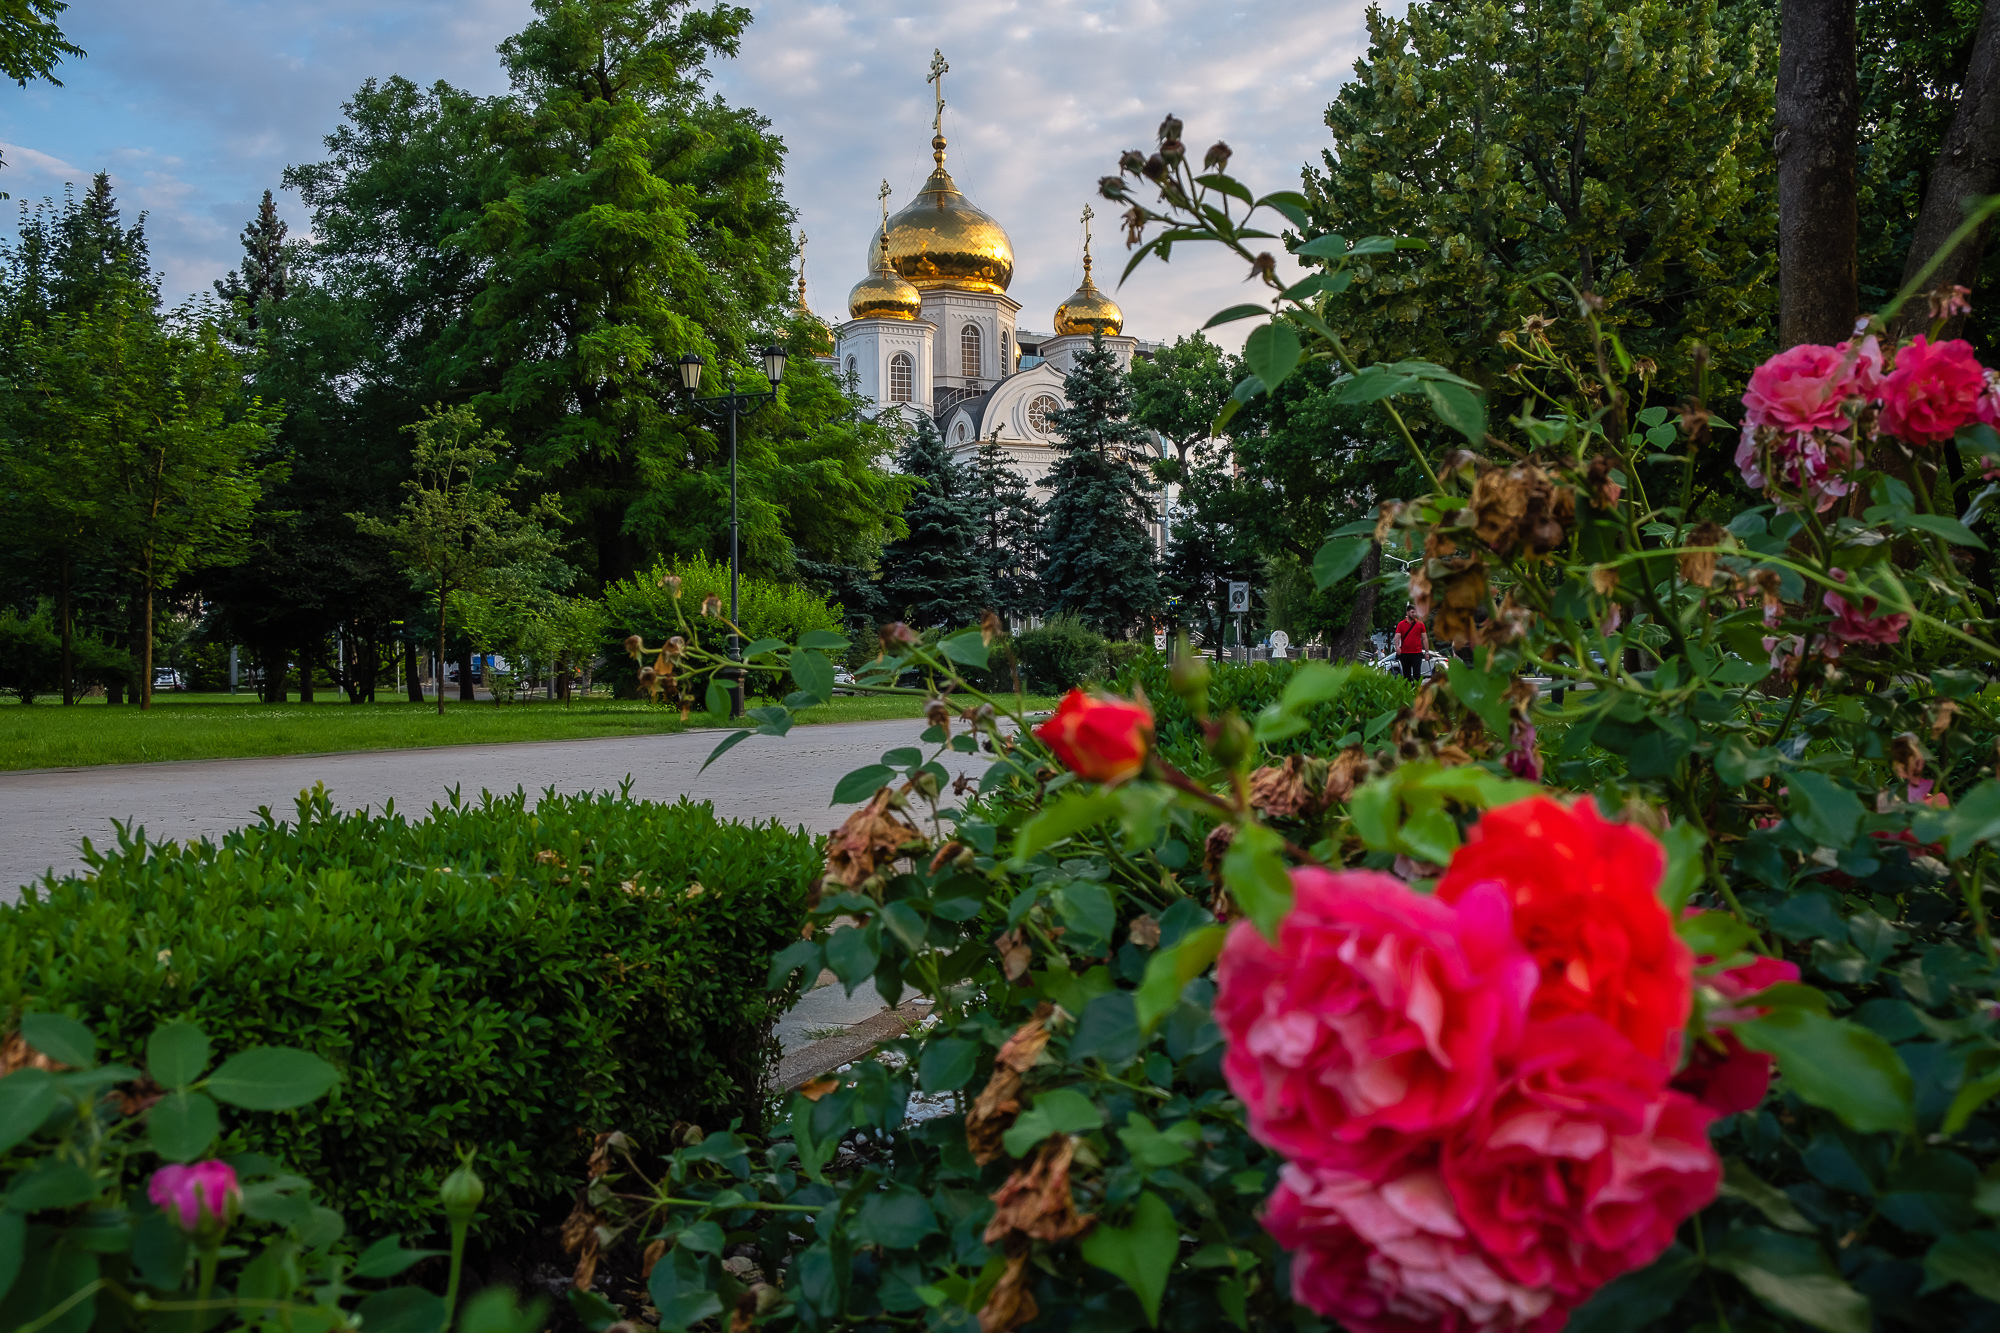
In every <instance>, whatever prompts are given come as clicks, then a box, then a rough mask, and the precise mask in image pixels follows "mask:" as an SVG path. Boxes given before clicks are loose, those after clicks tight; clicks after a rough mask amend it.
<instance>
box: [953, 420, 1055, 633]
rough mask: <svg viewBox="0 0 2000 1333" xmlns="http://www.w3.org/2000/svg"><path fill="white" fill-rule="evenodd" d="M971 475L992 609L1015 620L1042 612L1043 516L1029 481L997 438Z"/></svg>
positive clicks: (976, 458) (979, 455)
mask: <svg viewBox="0 0 2000 1333" xmlns="http://www.w3.org/2000/svg"><path fill="white" fill-rule="evenodd" d="M967 471H968V472H969V473H970V480H971V488H972V507H973V516H974V518H975V520H976V521H977V523H978V529H979V536H978V543H977V544H978V549H979V554H980V557H981V559H982V560H984V562H985V565H986V581H987V586H988V587H989V588H990V589H991V590H992V597H993V609H994V610H995V611H998V612H999V613H1000V614H1001V615H1002V616H1005V617H1007V618H1008V619H1010V620H1020V619H1026V618H1027V617H1029V616H1034V615H1038V614H1040V613H1041V610H1042V603H1043V601H1044V600H1045V599H1044V598H1043V596H1042V583H1041V577H1040V575H1041V564H1042V552H1041V534H1042V513H1041V507H1040V506H1039V505H1037V504H1036V503H1035V497H1034V496H1033V495H1031V494H1030V493H1029V490H1028V479H1027V478H1026V477H1023V476H1022V475H1021V474H1020V473H1019V472H1018V471H1016V470H1015V468H1014V465H1013V463H1012V462H1011V460H1010V459H1009V458H1008V455H1007V451H1006V450H1005V449H1003V448H1001V446H1000V443H999V440H998V438H997V434H996V438H994V439H991V440H988V441H986V442H985V443H984V444H982V445H980V446H979V448H978V450H977V451H976V452H974V454H973V456H972V459H971V462H970V464H969V466H968V468H967Z"/></svg>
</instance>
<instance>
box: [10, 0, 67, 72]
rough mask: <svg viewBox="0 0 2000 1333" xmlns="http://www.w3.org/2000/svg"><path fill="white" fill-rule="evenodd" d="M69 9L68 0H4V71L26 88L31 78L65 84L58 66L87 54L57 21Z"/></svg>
mask: <svg viewBox="0 0 2000 1333" xmlns="http://www.w3.org/2000/svg"><path fill="white" fill-rule="evenodd" d="M68 8H69V4H68V2H67V0H0V74H5V75H6V76H7V77H8V78H10V79H12V80H13V81H14V82H15V83H16V84H17V85H19V86H20V87H23V88H25V87H27V86H28V80H30V79H46V80H48V82H50V83H52V84H54V85H55V86H56V87H58V88H60V87H62V80H61V79H59V78H57V77H56V75H55V69H56V66H57V65H60V64H61V63H62V60H63V57H64V56H80V55H82V54H84V51H83V48H82V47H80V46H78V45H77V44H76V43H74V42H72V41H70V40H69V39H68V38H66V37H64V36H63V34H62V29H61V28H60V27H58V26H57V24H56V19H57V17H58V16H59V15H61V13H62V12H63V11H64V10H66V9H68Z"/></svg>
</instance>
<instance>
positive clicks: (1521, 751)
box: [1500, 718, 1542, 782]
mask: <svg viewBox="0 0 2000 1333" xmlns="http://www.w3.org/2000/svg"><path fill="white" fill-rule="evenodd" d="M1500 763H1501V764H1502V766H1504V767H1505V768H1506V770H1507V771H1508V772H1509V773H1512V774H1513V775H1514V776H1515V777H1517V778H1520V779H1521V780H1522V781H1524V782H1540V781H1541V780H1542V752H1541V750H1540V749H1539V748H1538V747H1537V738H1536V734H1535V724H1534V723H1532V722H1523V721H1521V720H1520V719H1518V718H1517V719H1515V722H1514V728H1513V732H1512V734H1511V735H1510V736H1509V737H1508V738H1507V753H1506V754H1505V755H1504V756H1502V757H1501V760H1500Z"/></svg>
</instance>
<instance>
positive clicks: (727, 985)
mask: <svg viewBox="0 0 2000 1333" xmlns="http://www.w3.org/2000/svg"><path fill="white" fill-rule="evenodd" d="M89 860H90V863H91V874H90V877H89V878H87V879H86V878H76V879H60V880H58V879H54V878H49V879H45V880H44V881H42V882H41V883H40V884H38V885H35V886H31V887H30V888H29V889H28V891H27V896H26V897H25V898H24V900H23V901H22V902H21V903H20V904H18V905H16V906H14V907H12V908H8V909H0V914H4V916H5V918H6V929H5V931H4V932H0V1012H5V1013H19V1012H21V1011H23V1010H24V1009H27V1008H30V1007H32V1008H37V1009H43V1010H50V1011H54V1010H61V1011H64V1012H67V1013H70V1014H74V1015H76V1016H79V1017H81V1018H83V1019H84V1020H85V1021H86V1022H88V1023H89V1024H90V1025H91V1026H92V1027H93V1028H94V1029H95V1030H96V1031H97V1033H98V1034H99V1036H100V1038H101V1039H102V1041H103V1044H104V1048H105V1051H106V1054H107V1056H108V1058H110V1059H113V1060H124V1061H129V1062H133V1063H139V1062H141V1061H142V1059H143V1058H144V1057H145V1054H146V1050H147V1047H146V1043H147V1041H148V1039H149V1038H150V1037H152V1035H153V1034H154V1032H155V1030H156V1029H158V1028H160V1027H162V1026H163V1025H165V1024H167V1023H169V1022H172V1021H175V1020H180V1019H185V1020H188V1021H191V1022H194V1023H196V1024H198V1025H200V1026H201V1027H202V1028H203V1029H204V1030H205V1031H207V1032H208V1033H210V1034H212V1037H213V1039H214V1041H215V1045H216V1056H217V1058H218V1060H220V1061H221V1069H222V1070H223V1071H230V1070H232V1068H236V1069H240V1068H241V1061H242V1060H243V1057H242V1055H241V1054H240V1053H241V1052H242V1051H243V1050H244V1049H245V1048H247V1047H251V1046H255V1045H257V1044H259V1043H271V1044H278V1045H287V1046H295V1047H298V1048H301V1049H303V1050H306V1051H310V1052H312V1053H313V1054H314V1055H316V1056H318V1057H320V1058H322V1059H324V1060H325V1061H327V1062H329V1063H330V1064H331V1065H332V1066H333V1068H334V1069H336V1070H337V1071H338V1072H339V1074H340V1078H341V1086H340V1089H339V1091H338V1092H337V1093H336V1094H335V1096H334V1097H333V1098H332V1099H331V1100H330V1101H329V1102H328V1103H327V1104H326V1105H325V1106H324V1107H323V1108H321V1109H319V1110H317V1111H316V1112H314V1113H313V1114H312V1115H310V1116H307V1115H284V1116H258V1117H252V1118H244V1117H233V1118H230V1119H227V1120H225V1121H224V1123H223V1125H222V1129H223V1133H224V1143H225V1145H226V1146H227V1147H228V1148H230V1149H231V1150H235V1151H249V1152H257V1153H263V1154H268V1155H270V1156H274V1157H277V1158H280V1159H282V1160H283V1161H284V1162H285V1163H286V1164H287V1165H288V1166H289V1167H290V1168H292V1169H293V1170H295V1171H298V1172H299V1173H301V1174H302V1175H304V1176H306V1177H308V1178H309V1179H312V1180H314V1181H316V1182H319V1184H320V1188H321V1189H322V1191H323V1192H324V1194H325V1195H326V1197H327V1198H328V1200H329V1201H330V1202H331V1203H333V1204H334V1206H336V1207H337V1208H339V1209H340V1210H341V1211H342V1212H344V1213H345V1214H346V1215H347V1216H348V1217H349V1218H350V1219H355V1220H357V1221H365V1223H366V1224H367V1226H368V1228H369V1229H370V1230H379V1231H389V1230H396V1231H401V1232H403V1233H405V1234H410V1235H421V1234H423V1233H425V1232H426V1231H427V1230H429V1228H430V1226H431V1225H432V1223H431V1221H430V1218H431V1214H430V1211H429V1204H428V1203H427V1202H426V1199H427V1198H428V1196H429V1194H430V1192H431V1190H432V1189H434V1188H435V1186H436V1184H437V1183H438V1181H439V1180H441V1179H442V1178H443V1176H444V1174H445V1172H446V1171H447V1170H449V1169H450V1166H451V1165H452V1162H453V1157H452V1153H451V1145H452V1144H454V1143H458V1144H477V1145H479V1148H480V1154H481V1159H480V1160H481V1163H482V1171H483V1173H484V1174H485V1176H486V1178H487V1181H488V1184H489V1186H490V1192H489V1195H488V1199H487V1210H488V1214H489V1216H490V1217H491V1219H492V1223H491V1227H492V1230H491V1234H492V1235H494V1236H495V1237H502V1238H504V1237H511V1236H517V1235H519V1234H521V1233H522V1232H523V1231H524V1230H525V1229H527V1228H528V1227H530V1226H531V1225H533V1224H534V1223H535V1222H536V1221H537V1220H538V1219H539V1218H541V1217H542V1216H543V1215H544V1214H545V1213H546V1212H547V1210H549V1209H550V1208H551V1207H556V1206H559V1205H560V1203H561V1201H562V1200H563V1199H564V1198H565V1197H566V1196H567V1194H568V1192H569V1189H570V1186H569V1184H568V1181H569V1179H570V1178H571V1177H573V1176H574V1174H575V1173H576V1172H577V1171H578V1170H579V1169H580V1166H581V1164H582V1161H583V1158H584V1156H585V1155H586V1154H587V1152H588V1150H589V1146H590V1133H591V1132H594V1131H596V1130H600V1129H613V1128H618V1129H625V1130H627V1131H628V1132H634V1133H641V1134H644V1135H647V1136H648V1137H657V1138H661V1139H663V1138H664V1135H665V1134H666V1132H667V1130H668V1129H669V1128H670V1127H671V1126H672V1124H673V1123H674V1122H675V1121H676V1120H705V1121H707V1122H708V1123H719V1122H726V1121H728V1120H729V1119H731V1118H732V1117H743V1118H744V1119H745V1120H746V1122H749V1123H755V1122H756V1121H757V1119H758V1116H759V1106H760V1101H759V1097H760V1089H761V1083H762V1079H763V1077H764V1072H765V1069H766V1061H767V1059H768V1058H769V1057H770V1056H771V1054H772V1052H773V1044H772V1039H771V1035H770V1033H771V1024H772V1021H773V1019H774V1018H775V1016H776V1014H777V1013H778V1012H779V1010H780V1009H782V1007H783V1006H784V1004H785V1003H786V1002H787V996H786V995H785V994H784V993H778V994H771V993H767V992H765V991H764V990H763V987H762V977H761V975H753V974H751V973H748V972H746V971H745V969H744V968H743V967H742V966H741V964H740V960H742V959H743V958H746V957H766V956H769V955H770V954H771V953H773V952H775V951H776V950H777V949H779V948H780V947H782V946H783V945H784V944H785V943H786V942H787V941H789V940H792V939H795V938H797V933H798V923H799V918H800V914H801V912H802V911H803V909H804V904H805V895H806V890H807V885H808V883H809V881H810V880H811V878H812V876H813V875H814V874H815V873H816V872H817V868H818V856H817V854H816V852H815V849H814V845H813V839H812V838H810V837H809V836H807V835H806V834H804V833H802V832H794V831H789V830H785V829H782V828H779V827H778V826H776V825H774V824H765V825H748V824H720V823H718V822H717V821H716V819H715V817H714V815H713V813H712V811H711V810H710V808H709V807H708V806H706V805H691V804H688V803H685V802H683V803H681V804H678V805H673V806H664V805H655V804H650V803H644V802H638V801H631V800H628V799H625V798H623V797H621V796H618V795H613V794H600V795H595V796H567V797H564V796H557V795H555V794H554V793H548V794H545V795H544V796H543V798H542V799H541V801H540V802H539V803H538V804H537V805H536V806H535V807H534V809H533V811H532V812H531V811H530V810H529V809H528V807H527V803H526V801H525V799H524V798H523V797H522V796H521V795H520V794H519V793H516V794H515V795H513V796H511V797H500V798H494V797H490V796H487V797H482V799H481V801H480V803H478V804H477V805H466V804H458V803H454V804H452V805H451V806H449V807H440V808H436V809H434V810H433V812H432V816H431V818H430V819H429V820H427V821H426V822H423V823H417V824H412V823H410V822H409V821H407V820H405V819H404V818H403V817H401V816H399V815H390V816H385V815H369V814H357V815H342V814H338V813H336V812H335V811H334V810H333V809H332V806H331V803H330V802H329V801H328V799H327V797H326V795H325V793H324V792H323V791H316V792H314V793H310V794H308V795H304V796H302V797H301V798H300V802H299V814H298V822H297V823H296V824H284V823H279V822H276V821H274V820H271V819H268V818H267V819H266V820H265V822H262V823H260V824H257V825H253V826H251V827H249V828H246V829H241V830H238V831H237V832H234V833H231V834H229V835H228V836H227V837H225V838H224V839H223V840H222V842H221V843H220V844H219V845H217V844H211V843H207V842H201V843H196V844H194V845H192V846H188V845H175V844H164V845H162V844H148V843H145V842H144V841H143V838H140V837H128V836H124V835H122V834H121V838H120V846H119V848H118V849H117V850H116V851H114V852H111V853H109V854H103V853H97V852H90V853H89ZM232 1062H236V1063H234V1064H232ZM239 1081H241V1082H243V1083H244V1085H245V1086H246V1087H248V1086H250V1085H253V1084H255V1083H256V1082H257V1079H256V1078H255V1077H254V1071H251V1072H250V1073H249V1074H246V1075H245V1076H244V1078H243V1079H242V1080H239ZM245 1095H249V1094H245ZM239 1104H250V1103H243V1102H241V1099H240V1098H239ZM580 1130H581V1131H584V1132H583V1133H579V1131H580Z"/></svg>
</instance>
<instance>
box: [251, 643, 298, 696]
mask: <svg viewBox="0 0 2000 1333" xmlns="http://www.w3.org/2000/svg"><path fill="white" fill-rule="evenodd" d="M257 660H258V662H259V663H260V664H261V665H262V667H263V676H264V678H263V680H261V681H259V682H258V686H259V692H260V693H261V694H262V695H263V697H264V702H265V703H267V704H281V703H283V702H285V699H286V696H287V695H288V694H289V693H290V690H289V689H288V687H287V686H286V684H285V670H286V667H285V663H286V660H287V659H286V657H285V650H284V649H283V648H282V647H279V646H275V645H272V644H265V645H263V647H262V648H260V649H259V650H258V653H257Z"/></svg>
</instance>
